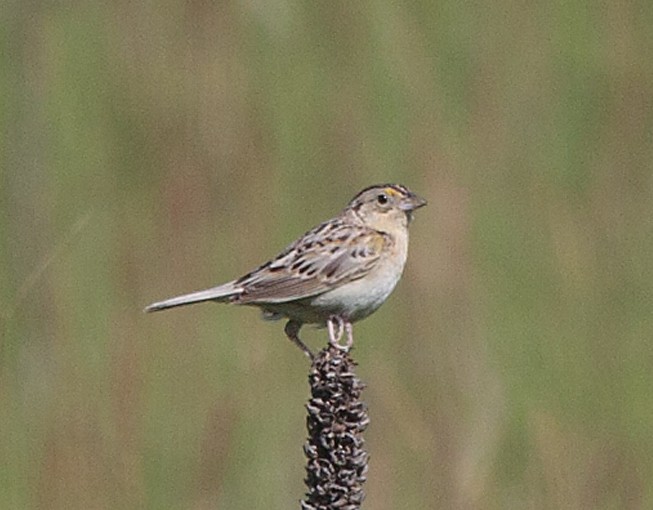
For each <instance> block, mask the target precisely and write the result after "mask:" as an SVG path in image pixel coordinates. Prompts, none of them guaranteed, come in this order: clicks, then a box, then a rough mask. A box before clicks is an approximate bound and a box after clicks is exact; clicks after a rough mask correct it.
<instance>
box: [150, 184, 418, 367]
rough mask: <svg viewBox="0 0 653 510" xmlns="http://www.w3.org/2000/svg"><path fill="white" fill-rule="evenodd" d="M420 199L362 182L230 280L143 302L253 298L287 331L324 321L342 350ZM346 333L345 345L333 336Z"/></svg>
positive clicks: (381, 282) (399, 253)
mask: <svg viewBox="0 0 653 510" xmlns="http://www.w3.org/2000/svg"><path fill="white" fill-rule="evenodd" d="M424 205H426V200H424V199H423V198H420V197H418V196H417V195H415V194H414V193H413V192H412V191H410V190H409V189H408V188H406V187H405V186H401V185H400V184H381V185H377V186H370V187H369V188H365V189H364V190H362V191H361V192H360V193H358V195H356V196H355V197H354V198H353V199H352V201H351V202H349V205H347V207H345V209H344V210H343V211H342V212H341V213H340V214H338V216H336V217H334V218H332V219H330V220H328V221H325V222H324V223H322V224H320V225H318V226H317V227H315V228H314V229H312V230H309V231H308V232H306V233H305V234H304V235H303V236H302V237H300V238H299V239H298V240H297V241H295V242H294V243H292V244H291V245H290V246H288V247H287V248H286V249H285V250H284V251H282V252H281V253H280V254H279V255H277V256H276V257H275V258H273V259H272V260H270V261H268V262H266V263H265V264H263V265H262V266H260V267H258V268H256V269H254V270H253V271H251V272H250V273H247V274H246V275H244V276H242V277H240V278H238V279H237V280H233V281H231V282H228V283H225V284H223V285H219V286H217V287H212V288H210V289H207V290H201V291H199V292H193V293H191V294H185V295H183V296H178V297H174V298H170V299H166V300H165V301H161V302H158V303H153V304H151V305H150V306H148V307H147V308H146V309H145V311H147V312H155V311H158V310H165V309H167V308H173V307H176V306H182V305H190V304H193V303H200V302H202V301H216V302H219V303H234V304H237V305H251V306H257V307H259V308H261V309H262V310H263V313H264V317H265V318H267V319H281V318H284V317H285V318H287V319H288V323H287V324H286V327H285V332H286V335H288V337H289V338H290V339H291V340H292V341H293V342H294V343H295V344H297V345H298V346H299V347H300V348H301V349H302V350H303V351H304V353H306V355H307V356H309V358H312V354H311V351H310V350H309V349H308V347H306V345H304V343H303V342H302V341H301V340H300V339H299V336H298V334H299V329H300V328H301V327H302V325H304V324H317V325H318V326H324V325H326V326H327V328H328V330H329V341H330V342H331V344H333V345H335V346H337V347H340V348H341V349H344V350H348V349H349V348H350V347H351V345H352V342H353V333H352V323H353V322H356V321H359V320H361V319H364V318H365V317H367V316H368V315H370V314H371V313H373V312H374V311H376V309H377V308H379V306H381V305H382V304H383V302H384V301H385V300H386V299H387V298H388V296H389V295H390V293H391V292H392V290H393V289H394V288H395V285H397V282H398V281H399V278H400V277H401V273H402V271H403V269H404V265H405V263H406V255H407V252H408V224H409V223H410V221H411V219H412V213H413V211H414V210H415V209H417V208H419V207H422V206H424ZM343 332H346V334H347V340H346V343H345V344H344V345H341V344H340V343H339V341H340V339H341V338H342V336H343Z"/></svg>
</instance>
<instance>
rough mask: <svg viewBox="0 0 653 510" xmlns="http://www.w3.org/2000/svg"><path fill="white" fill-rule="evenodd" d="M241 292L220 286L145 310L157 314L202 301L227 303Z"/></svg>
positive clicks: (178, 297) (179, 297)
mask: <svg viewBox="0 0 653 510" xmlns="http://www.w3.org/2000/svg"><path fill="white" fill-rule="evenodd" d="M241 292H242V289H239V288H238V287H234V286H233V285H232V284H226V285H220V286H219V287H213V288H211V289H206V290H200V291H198V292H192V293H190V294H184V295H183V296H176V297H173V298H170V299H166V300H164V301H159V302H157V303H152V304H151V305H148V306H147V307H146V308H145V311H146V312H158V311H159V310H167V309H168V308H174V307H176V306H185V305H192V304H195V303H202V302H204V301H218V302H219V301H228V300H229V298H231V297H232V296H236V295H238V294H240V293H241Z"/></svg>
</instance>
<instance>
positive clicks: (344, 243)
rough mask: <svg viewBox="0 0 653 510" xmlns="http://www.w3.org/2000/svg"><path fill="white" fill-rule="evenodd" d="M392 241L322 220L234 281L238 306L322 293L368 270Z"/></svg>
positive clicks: (382, 235)
mask: <svg viewBox="0 0 653 510" xmlns="http://www.w3.org/2000/svg"><path fill="white" fill-rule="evenodd" d="M389 243H392V239H391V238H390V236H389V235H388V234H385V233H383V232H379V231H377V230H373V229H370V228H368V227H364V226H355V225H350V224H345V223H344V222H340V221H336V222H329V223H323V224H322V225H319V226H318V227H316V228H315V229H313V230H311V231H309V232H308V233H306V234H305V235H304V236H303V237H302V238H300V239H299V240H298V241H297V242H295V243H294V244H292V245H290V246H289V247H288V248H286V250H284V251H283V252H282V253H281V254H279V256H277V257H276V258H275V259H273V260H272V261H270V262H268V263H267V264H264V265H263V266H261V267H259V268H258V269H256V270H254V271H252V272H251V273H249V274H247V275H245V276H244V277H242V278H240V279H239V280H237V281H236V282H235V284H236V285H237V286H239V287H240V288H242V289H243V292H242V293H241V294H239V295H238V296H237V297H236V298H235V301H236V302H239V303H242V304H248V303H251V304H254V303H285V302H289V301H295V300H298V299H304V298H308V297H311V296H316V295H318V294H322V293H324V292H326V291H328V290H330V289H332V288H333V287H335V286H337V285H339V284H341V283H342V282H345V281H354V280H358V279H359V278H362V277H364V276H365V275H366V274H368V273H369V272H370V271H371V270H372V269H373V268H374V267H375V266H376V264H377V263H378V262H379V258H380V256H381V253H383V251H384V250H385V249H386V247H387V246H388V244H389Z"/></svg>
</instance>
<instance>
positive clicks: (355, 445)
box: [302, 345, 369, 510]
mask: <svg viewBox="0 0 653 510" xmlns="http://www.w3.org/2000/svg"><path fill="white" fill-rule="evenodd" d="M355 366H356V363H355V362H354V361H353V360H352V359H351V357H350V356H349V354H348V353H346V352H343V351H342V350H340V349H338V348H336V347H333V346H331V345H330V346H329V347H327V348H325V349H323V350H322V351H321V352H320V353H319V354H318V355H317V356H316V357H315V359H314V361H313V364H312V366H311V370H310V372H309V376H308V380H309V383H310V385H311V398H310V400H309V402H308V404H306V409H307V411H308V416H307V419H306V427H307V429H308V440H307V442H306V445H305V446H304V453H305V455H306V457H307V459H308V461H307V465H306V479H305V482H306V486H307V487H308V492H307V493H306V497H305V498H304V500H303V501H302V508H303V509H304V510H332V509H341V510H357V509H359V508H360V505H361V503H362V502H363V499H364V498H365V493H364V492H363V483H364V482H365V480H366V477H365V475H366V473H367V462H368V454H367V452H366V451H365V450H364V440H363V435H362V434H363V431H364V430H365V429H366V428H367V425H368V423H369V418H368V415H367V406H366V405H365V403H364V402H362V401H361V400H360V396H361V392H362V391H363V389H364V388H365V385H364V384H363V383H362V382H361V381H360V379H358V377H357V376H356V374H355V373H354V367H355Z"/></svg>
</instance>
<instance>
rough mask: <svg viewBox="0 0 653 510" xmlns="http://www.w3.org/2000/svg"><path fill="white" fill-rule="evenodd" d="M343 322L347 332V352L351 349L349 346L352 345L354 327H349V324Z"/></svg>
mask: <svg viewBox="0 0 653 510" xmlns="http://www.w3.org/2000/svg"><path fill="white" fill-rule="evenodd" d="M344 322H345V331H346V332H347V350H349V349H351V346H352V345H354V327H353V326H352V325H351V322H349V321H344Z"/></svg>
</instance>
